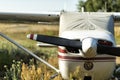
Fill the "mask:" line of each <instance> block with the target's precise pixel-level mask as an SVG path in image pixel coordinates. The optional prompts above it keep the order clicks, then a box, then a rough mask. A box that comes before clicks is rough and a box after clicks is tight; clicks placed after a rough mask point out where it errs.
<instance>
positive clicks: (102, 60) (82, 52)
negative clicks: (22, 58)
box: [0, 11, 120, 80]
mask: <svg viewBox="0 0 120 80" xmlns="http://www.w3.org/2000/svg"><path fill="white" fill-rule="evenodd" d="M0 15H2V16H0V18H3V19H4V15H5V16H8V17H9V18H12V19H19V20H31V21H53V22H54V21H60V27H59V37H54V36H47V35H40V34H28V35H27V38H29V39H32V40H36V41H39V42H44V43H49V44H53V45H56V46H58V58H59V69H56V68H55V67H54V66H52V65H50V64H49V63H47V62H46V61H44V60H43V59H41V58H39V57H38V56H36V55H35V54H33V53H32V52H30V51H29V50H27V49H26V48H24V47H22V46H21V45H19V44H18V43H16V42H15V41H13V40H11V39H10V38H9V37H7V36H5V35H4V34H2V33H0V35H1V36H2V37H4V38H6V39H7V40H9V41H10V42H12V43H13V44H15V45H17V46H18V47H19V48H21V49H23V50H24V51H26V52H28V53H29V54H30V55H32V56H33V57H35V58H37V59H38V60H40V61H42V62H43V63H45V64H46V65H48V66H49V67H51V68H52V69H54V70H55V71H56V72H57V73H60V74H61V75H62V78H63V79H68V80H69V75H70V72H74V70H75V69H76V67H78V66H79V67H80V74H79V75H80V77H81V80H109V79H111V78H112V76H113V72H114V70H115V66H116V56H120V47H116V42H115V38H114V19H116V18H120V13H103V12H65V11H63V12H61V13H60V14H41V15H39V14H29V15H27V14H21V13H17V14H13V13H8V14H5V13H0ZM16 15H17V16H18V17H17V16H16ZM14 16H15V17H14ZM21 16H22V17H21ZM59 19H60V20H59Z"/></svg>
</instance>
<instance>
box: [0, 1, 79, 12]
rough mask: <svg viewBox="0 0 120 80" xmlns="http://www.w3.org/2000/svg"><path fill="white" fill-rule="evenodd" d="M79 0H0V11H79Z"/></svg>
mask: <svg viewBox="0 0 120 80" xmlns="http://www.w3.org/2000/svg"><path fill="white" fill-rule="evenodd" d="M77 3H78V0H0V11H8V12H11V11H12V12H14V11H15V12H21V11H23V12H41V11H60V10H63V9H65V10H67V11H77V6H76V5H77Z"/></svg>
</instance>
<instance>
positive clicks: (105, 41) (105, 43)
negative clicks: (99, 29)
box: [98, 39, 113, 46]
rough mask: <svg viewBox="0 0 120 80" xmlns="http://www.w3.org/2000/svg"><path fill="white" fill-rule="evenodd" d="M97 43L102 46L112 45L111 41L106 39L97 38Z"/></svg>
mask: <svg viewBox="0 0 120 80" xmlns="http://www.w3.org/2000/svg"><path fill="white" fill-rule="evenodd" d="M98 44H100V45H104V46H113V43H112V42H110V41H107V40H101V39H100V40H98Z"/></svg>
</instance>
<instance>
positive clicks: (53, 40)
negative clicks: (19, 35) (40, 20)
mask: <svg viewBox="0 0 120 80" xmlns="http://www.w3.org/2000/svg"><path fill="white" fill-rule="evenodd" d="M27 38H29V39H32V40H36V41H40V42H44V43H49V44H54V45H58V46H65V47H70V48H77V49H82V43H81V42H80V41H76V40H71V39H66V38H60V37H54V36H47V35H39V34H28V35H27ZM97 53H98V54H108V55H113V56H120V47H110V46H103V45H100V44H97Z"/></svg>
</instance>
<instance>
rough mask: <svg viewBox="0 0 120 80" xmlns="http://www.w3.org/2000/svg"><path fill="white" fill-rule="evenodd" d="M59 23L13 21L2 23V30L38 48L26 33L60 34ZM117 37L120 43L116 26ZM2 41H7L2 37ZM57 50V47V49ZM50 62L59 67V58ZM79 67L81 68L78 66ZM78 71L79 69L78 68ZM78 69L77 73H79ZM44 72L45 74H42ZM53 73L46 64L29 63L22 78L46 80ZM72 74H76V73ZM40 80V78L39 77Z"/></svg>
mask: <svg viewBox="0 0 120 80" xmlns="http://www.w3.org/2000/svg"><path fill="white" fill-rule="evenodd" d="M58 28H59V27H58V25H41V24H18V23H15V24H12V23H0V32H2V33H4V34H7V35H8V36H9V37H11V38H12V39H14V40H15V41H17V42H19V43H20V44H22V45H23V46H24V47H27V48H32V49H36V50H37V49H38V47H36V45H35V44H36V42H34V41H31V40H28V39H27V38H26V35H27V34H29V33H39V34H47V35H58ZM115 38H116V40H117V44H120V27H115ZM0 40H1V41H5V40H4V39H2V38H0ZM55 50H56V49H55ZM41 51H42V52H45V53H51V54H52V53H54V52H55V51H53V52H50V51H52V50H50V49H49V50H48V49H42V50H41ZM48 62H49V63H51V64H52V65H54V66H56V67H58V63H57V58H50V59H49V60H48ZM117 63H120V60H119V59H117ZM78 69H79V68H78ZM77 71H78V70H77ZM77 71H76V73H77ZM43 72H44V74H45V75H44V76H43V75H42V74H43ZM52 74H53V72H52V71H51V70H50V69H48V68H47V67H46V66H45V65H39V66H38V67H35V65H31V67H30V66H28V65H27V64H23V65H22V74H21V78H22V80H38V79H39V78H41V76H43V77H42V78H44V80H48V78H49V77H50V76H51V75H52ZM72 76H75V75H74V73H73V74H72ZM39 80H40V79H39ZM55 80H62V79H61V77H60V76H58V77H56V78H55Z"/></svg>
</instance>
